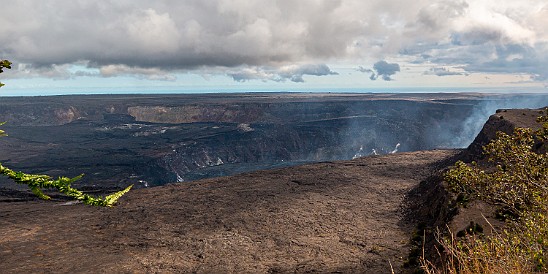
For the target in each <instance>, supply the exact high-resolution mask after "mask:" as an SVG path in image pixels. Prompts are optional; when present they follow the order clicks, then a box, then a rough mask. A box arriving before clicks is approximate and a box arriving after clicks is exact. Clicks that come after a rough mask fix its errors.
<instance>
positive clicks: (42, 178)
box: [0, 164, 133, 207]
mask: <svg viewBox="0 0 548 274" xmlns="http://www.w3.org/2000/svg"><path fill="white" fill-rule="evenodd" d="M0 174H2V175H4V176H7V177H8V178H10V179H12V180H13V181H14V182H15V183H18V184H25V185H27V186H28V187H29V188H30V190H31V191H32V193H34V194H35V195H36V196H38V197H39V198H41V199H44V200H49V199H50V197H49V196H48V195H46V194H44V193H43V192H42V189H57V190H58V191H59V192H60V193H63V194H65V195H67V196H69V197H71V198H73V199H75V200H78V201H81V202H82V203H84V204H86V205H93V206H106V207H112V206H113V205H114V204H116V202H117V201H118V199H120V197H122V196H123V195H124V194H126V193H127V192H128V191H129V190H130V189H131V188H132V187H133V185H130V186H128V187H126V188H125V189H123V190H121V191H118V192H115V193H113V194H110V195H108V196H106V197H104V198H101V197H94V196H91V195H88V194H85V193H83V192H82V191H80V190H78V189H76V188H73V187H71V184H72V183H73V182H75V181H77V180H79V179H80V178H82V176H83V174H82V175H79V176H76V177H74V178H67V177H59V178H58V179H56V180H54V179H53V178H51V177H49V176H47V175H35V174H26V173H23V172H20V171H19V172H16V171H13V170H11V169H9V168H7V167H5V166H3V165H2V164H0Z"/></svg>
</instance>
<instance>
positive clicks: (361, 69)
mask: <svg viewBox="0 0 548 274" xmlns="http://www.w3.org/2000/svg"><path fill="white" fill-rule="evenodd" d="M356 70H357V71H359V72H363V73H373V70H372V69H368V68H364V67H362V66H358V68H357V69H356Z"/></svg>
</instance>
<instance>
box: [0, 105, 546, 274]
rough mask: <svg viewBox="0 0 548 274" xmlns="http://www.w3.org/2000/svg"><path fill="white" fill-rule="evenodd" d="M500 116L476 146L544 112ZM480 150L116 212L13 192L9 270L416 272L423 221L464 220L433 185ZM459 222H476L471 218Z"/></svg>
mask: <svg viewBox="0 0 548 274" xmlns="http://www.w3.org/2000/svg"><path fill="white" fill-rule="evenodd" d="M497 115H498V116H497ZM497 115H495V116H492V117H491V119H490V120H489V122H488V123H487V124H486V127H484V130H483V131H482V133H480V136H478V138H477V139H476V141H475V145H474V146H471V148H474V147H476V146H478V145H479V144H480V143H481V142H485V141H486V140H488V139H489V138H491V137H489V136H492V133H494V131H495V130H496V129H503V130H511V129H512V128H513V127H514V126H519V125H521V124H523V123H526V122H527V123H528V122H530V121H532V120H534V117H536V116H538V111H532V110H531V111H528V110H523V111H521V110H520V111H508V112H500V113H498V114H497ZM501 116H502V118H501ZM521 120H524V121H526V122H524V121H521ZM520 123H521V124H520ZM474 153H475V151H473V150H468V151H458V150H432V151H419V152H409V153H399V154H391V155H385V156H373V157H364V158H359V159H355V160H351V161H338V162H325V163H319V164H311V165H303V166H297V167H291V168H284V169H277V170H268V171H258V172H253V173H247V174H241V175H236V176H231V177H221V178H216V179H208V180H201V181H195V182H190V183H179V184H170V185H166V186H162V187H155V188H149V189H138V190H134V191H131V192H130V193H128V194H127V195H126V196H124V197H123V198H122V199H121V200H120V203H119V204H118V206H116V207H114V208H94V207H90V206H84V205H81V204H74V203H71V202H67V201H66V200H62V199H57V200H56V201H52V202H44V201H39V200H36V199H34V198H32V197H31V196H28V195H27V194H25V193H22V192H18V191H11V192H10V191H3V192H0V269H1V270H2V272H5V273H48V272H55V273H69V272H70V273H78V272H93V273H96V272H114V273H124V272H128V273H144V272H182V273H186V272H197V273H227V272H228V273H230V272H232V273H276V272H282V273H287V272H297V273H303V272H312V273H318V272H319V273H326V272H327V273H333V272H334V273H356V272H357V273H390V272H392V271H394V272H396V273H399V272H409V271H411V270H410V269H406V268H404V267H403V265H404V262H405V261H406V260H407V257H408V254H409V252H410V250H411V248H412V246H411V245H410V237H411V235H412V234H413V232H414V231H415V230H416V227H417V224H418V223H419V222H424V219H421V218H424V217H425V216H430V217H431V218H433V219H436V220H444V221H447V220H448V218H449V217H453V215H454V214H453V215H452V216H449V215H447V214H446V213H444V212H445V211H443V210H441V211H440V210H439V208H437V207H439V205H443V204H448V201H445V200H443V199H449V198H448V196H447V195H442V194H443V192H444V190H443V187H440V186H442V185H441V184H439V182H438V184H437V185H433V186H431V187H429V188H428V189H425V188H424V187H425V183H424V182H425V180H426V179H427V178H429V177H430V176H431V175H432V174H434V173H437V172H439V171H440V170H441V169H443V168H444V167H446V166H447V165H449V164H451V163H452V162H454V160H455V159H457V158H466V157H468V158H474V157H479V156H477V154H474ZM421 182H423V183H422V184H421ZM418 190H420V191H422V192H417V191H418ZM433 191H434V192H439V193H432V192H433ZM411 194H412V195H411ZM422 194H424V195H422ZM440 199H441V200H440ZM434 207H436V208H434ZM411 211H413V212H411ZM417 212H422V213H425V214H419V213H417ZM436 214H438V216H435V215H436ZM439 214H446V215H445V216H439ZM413 216H416V218H413ZM459 218H460V219H462V220H467V219H466V216H463V214H462V213H461V214H459V215H457V217H455V218H454V219H459Z"/></svg>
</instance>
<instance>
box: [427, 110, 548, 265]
mask: <svg viewBox="0 0 548 274" xmlns="http://www.w3.org/2000/svg"><path fill="white" fill-rule="evenodd" d="M537 121H538V122H539V123H541V125H542V126H541V128H540V129H539V130H532V129H528V128H516V129H515V130H514V133H513V134H512V135H508V134H505V133H502V132H499V133H498V134H497V139H495V140H494V141H492V142H491V143H489V144H488V145H486V146H485V147H484V153H485V154H486V155H487V156H488V161H489V164H478V163H474V162H473V163H472V164H466V163H463V162H460V161H459V162H457V163H456V164H455V166H454V167H453V168H451V169H450V170H449V171H448V172H447V173H446V174H445V176H444V179H445V181H446V182H447V184H448V186H449V188H450V190H451V191H452V192H454V193H455V195H456V197H458V198H457V199H458V202H460V203H461V204H466V203H467V202H468V201H470V200H473V199H480V200H482V201H485V202H487V203H489V204H492V205H493V206H495V207H496V208H497V212H498V213H497V217H498V218H500V219H502V220H505V221H506V225H505V227H504V229H501V231H495V232H494V233H493V234H492V235H489V236H486V235H484V234H483V233H480V232H481V231H477V230H476V229H474V228H476V227H475V226H473V227H471V229H470V231H468V230H467V231H466V232H467V233H463V234H460V235H454V234H453V233H451V232H449V233H448V236H443V237H439V239H438V241H439V243H440V244H441V249H440V256H441V259H442V262H443V263H442V265H437V266H436V265H434V264H433V263H430V262H429V261H427V260H426V259H425V258H421V267H422V269H423V270H424V271H425V272H426V273H534V272H542V273H546V272H548V153H547V152H546V150H547V143H548V109H547V110H546V113H545V115H544V116H540V117H539V118H538V119H537ZM481 230H483V229H481ZM441 250H443V251H441Z"/></svg>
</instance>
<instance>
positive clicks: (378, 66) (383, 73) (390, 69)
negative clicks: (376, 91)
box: [369, 60, 400, 81]
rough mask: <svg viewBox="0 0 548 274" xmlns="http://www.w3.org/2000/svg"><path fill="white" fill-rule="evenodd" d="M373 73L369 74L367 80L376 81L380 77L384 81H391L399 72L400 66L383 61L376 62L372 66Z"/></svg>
mask: <svg viewBox="0 0 548 274" xmlns="http://www.w3.org/2000/svg"><path fill="white" fill-rule="evenodd" d="M373 70H374V72H373V73H372V74H371V76H370V77H369V79H371V80H377V79H378V78H379V77H381V78H382V79H383V80H384V81H392V80H394V79H392V75H394V74H396V72H398V71H400V65H399V64H397V63H388V62H386V61H384V60H382V61H378V62H377V63H375V64H374V65H373Z"/></svg>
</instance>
